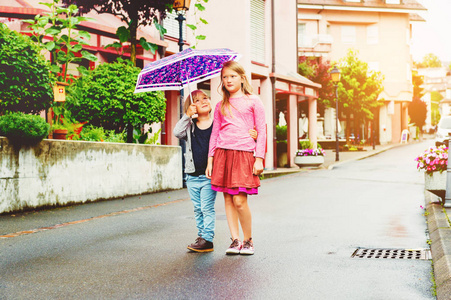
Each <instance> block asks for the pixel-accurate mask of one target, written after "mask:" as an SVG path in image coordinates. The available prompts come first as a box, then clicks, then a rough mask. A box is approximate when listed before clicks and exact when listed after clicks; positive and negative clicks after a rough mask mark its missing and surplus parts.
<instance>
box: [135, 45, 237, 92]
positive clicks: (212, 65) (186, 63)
mask: <svg viewBox="0 0 451 300" xmlns="http://www.w3.org/2000/svg"><path fill="white" fill-rule="evenodd" d="M240 57H241V55H239V54H238V53H237V52H235V51H232V50H230V49H226V48H222V49H209V50H195V49H191V48H188V49H185V50H183V51H182V52H179V53H177V54H173V55H171V56H168V57H165V58H162V59H160V60H157V61H154V62H151V63H149V64H147V65H146V66H145V67H144V69H142V71H141V72H140V73H139V75H138V80H137V82H136V87H135V93H140V92H148V91H161V90H181V89H183V88H184V87H186V86H187V85H188V88H189V85H190V84H195V83H198V82H201V81H204V80H207V79H210V78H213V77H216V76H218V75H219V74H220V73H221V69H222V66H223V64H224V63H225V62H227V61H229V60H236V59H239V58H240Z"/></svg>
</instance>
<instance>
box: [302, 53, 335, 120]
mask: <svg viewBox="0 0 451 300" xmlns="http://www.w3.org/2000/svg"><path fill="white" fill-rule="evenodd" d="M298 68H299V69H298V72H299V74H301V75H302V76H304V77H307V78H308V79H310V80H311V81H313V82H315V83H319V84H321V88H320V89H319V95H318V112H320V113H324V112H323V111H324V109H325V107H330V106H331V105H332V104H334V103H335V102H333V101H332V102H331V99H334V98H335V86H334V84H333V83H332V80H331V77H330V69H331V67H330V64H329V62H325V63H323V62H322V59H321V58H316V57H315V58H311V57H306V56H301V57H299V65H298Z"/></svg>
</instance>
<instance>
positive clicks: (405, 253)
mask: <svg viewBox="0 0 451 300" xmlns="http://www.w3.org/2000/svg"><path fill="white" fill-rule="evenodd" d="M351 257H353V258H354V257H355V258H386V259H425V260H427V259H432V257H431V251H430V250H429V249H364V248H358V249H356V250H355V251H354V253H353V254H352V255H351Z"/></svg>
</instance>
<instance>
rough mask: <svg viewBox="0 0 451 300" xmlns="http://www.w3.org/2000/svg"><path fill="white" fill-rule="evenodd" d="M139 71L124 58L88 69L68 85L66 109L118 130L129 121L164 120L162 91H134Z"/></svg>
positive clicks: (136, 123)
mask: <svg viewBox="0 0 451 300" xmlns="http://www.w3.org/2000/svg"><path fill="white" fill-rule="evenodd" d="M139 72H140V69H139V68H137V67H135V66H133V65H132V63H131V62H130V61H128V60H123V59H121V58H118V61H117V62H114V63H103V64H101V65H99V66H97V67H96V68H95V69H94V70H90V71H86V73H85V74H83V76H81V77H79V78H78V79H76V80H75V81H74V83H73V84H72V85H70V86H69V87H68V89H67V93H68V95H67V103H66V105H67V109H68V110H69V111H70V112H71V115H72V117H74V118H75V119H76V120H78V121H80V122H85V121H88V122H89V123H90V124H91V125H94V126H101V127H103V128H105V129H108V130H115V131H116V132H122V131H123V130H124V129H125V127H126V125H128V124H131V125H132V126H133V127H135V128H136V127H141V126H142V125H144V124H152V123H154V122H162V121H164V116H165V111H166V99H165V98H164V93H163V92H160V91H158V92H147V93H138V94H134V93H133V92H134V88H135V84H136V78H137V76H138V74H139ZM127 138H128V137H127ZM127 142H132V141H131V140H127Z"/></svg>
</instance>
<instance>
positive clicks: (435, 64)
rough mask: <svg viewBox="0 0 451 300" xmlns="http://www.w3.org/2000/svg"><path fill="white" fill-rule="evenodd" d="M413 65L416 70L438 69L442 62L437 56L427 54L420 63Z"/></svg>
mask: <svg viewBox="0 0 451 300" xmlns="http://www.w3.org/2000/svg"><path fill="white" fill-rule="evenodd" d="M415 65H416V67H417V68H440V67H441V66H442V62H441V61H440V59H439V58H438V57H437V55H435V54H433V53H428V54H426V55H425V56H424V57H423V61H422V62H420V63H418V62H417V63H415Z"/></svg>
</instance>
